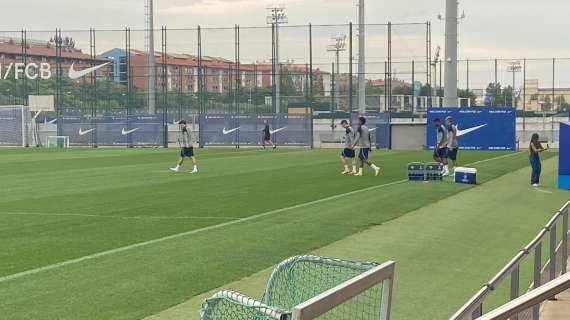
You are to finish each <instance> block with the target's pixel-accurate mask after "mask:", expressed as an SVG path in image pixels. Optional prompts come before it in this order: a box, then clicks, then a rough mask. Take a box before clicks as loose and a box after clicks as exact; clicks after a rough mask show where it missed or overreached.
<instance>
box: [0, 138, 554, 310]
mask: <svg viewBox="0 0 570 320" xmlns="http://www.w3.org/2000/svg"><path fill="white" fill-rule="evenodd" d="M197 155H198V160H199V168H200V173H199V174H198V175H190V174H189V173H187V171H188V170H189V166H186V168H185V170H186V172H183V173H178V174H174V173H172V172H170V171H169V170H168V168H169V167H170V166H172V165H173V164H174V161H175V158H176V156H177V152H176V150H174V149H168V150H164V149H128V150H127V149H100V150H97V149H93V150H91V149H72V150H65V151H52V150H32V149H0V179H1V180H0V195H1V196H0V314H1V315H2V316H1V317H0V318H2V319H74V320H77V319H141V318H144V317H146V316H150V315H153V314H156V313H159V312H160V311H162V310H164V309H167V308H169V307H171V306H174V305H177V304H180V303H183V302H184V301H187V300H188V299H190V298H192V297H194V296H196V295H198V294H201V293H204V292H207V291H209V290H211V289H214V288H217V287H219V286H223V285H224V284H227V283H230V282H232V281H236V280H239V279H241V278H243V277H245V276H248V275H251V274H253V273H255V272H257V271H260V270H263V269H266V268H269V267H271V266H272V265H274V264H276V263H278V262H279V261H280V260H282V259H284V258H286V257H288V256H291V255H296V254H304V253H307V252H311V251H314V250H317V249H319V248H322V247H325V246H327V245H329V244H331V243H333V242H335V241H339V240H342V239H344V238H346V237H348V236H351V235H354V234H356V233H358V232H360V231H363V230H367V229H369V228H370V227H373V226H377V225H382V224H384V223H386V222H388V221H391V220H393V219H396V218H399V217H402V216H404V215H405V214H406V213H409V212H412V211H414V210H418V209H420V208H423V207H425V206H427V205H429V204H433V203H435V202H437V201H440V200H444V199H447V198H450V197H454V196H456V195H457V194H458V193H460V192H462V191H468V190H471V189H474V188H484V187H485V184H483V185H482V186H479V187H472V186H466V185H455V184H452V183H449V182H444V183H429V184H424V183H408V182H403V181H402V179H404V178H405V165H406V163H408V162H412V161H429V160H430V157H431V153H430V152H428V151H424V152H403V151H390V152H386V151H378V152H374V153H372V159H373V160H374V161H375V162H377V164H379V165H380V166H381V167H382V169H383V170H382V174H381V176H380V177H376V178H375V177H373V176H372V173H371V171H365V176H364V177H361V178H357V177H347V176H341V175H340V174H339V172H340V169H341V168H340V165H339V163H338V151H337V150H278V151H266V152H261V151H257V150H198V152H197ZM553 156H555V154H554V153H549V154H545V155H544V158H545V159H546V158H549V157H553ZM460 160H461V162H462V163H464V164H467V163H477V164H476V165H475V167H478V168H479V169H480V175H479V180H480V182H483V183H485V182H489V181H492V180H494V179H496V178H498V177H500V176H503V175H505V174H508V173H510V172H513V171H515V170H517V169H520V168H523V167H525V166H528V159H527V157H526V155H525V154H524V153H519V154H509V153H501V152H462V153H461V159H460ZM521 183H526V181H523V182H521ZM364 195H365V196H364ZM464 227H465V228H468V227H469V226H464ZM536 228H537V230H538V226H536ZM403 250H405V247H404V248H403ZM428 278H429V277H428V276H427V275H426V279H428ZM459 285H460V284H458V286H459Z"/></svg>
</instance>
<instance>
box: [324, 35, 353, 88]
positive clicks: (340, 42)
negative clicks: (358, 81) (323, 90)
mask: <svg viewBox="0 0 570 320" xmlns="http://www.w3.org/2000/svg"><path fill="white" fill-rule="evenodd" d="M331 39H332V40H333V44H331V45H329V46H328V48H327V51H328V52H334V53H335V57H336V73H335V72H333V74H332V76H333V80H334V81H333V83H334V84H335V86H334V88H331V89H333V90H335V92H336V95H337V97H338V96H339V91H340V90H339V88H340V86H339V81H340V53H341V52H342V51H346V35H338V36H336V37H332V38H331ZM335 74H336V76H335ZM350 81H352V79H350Z"/></svg>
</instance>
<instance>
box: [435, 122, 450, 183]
mask: <svg viewBox="0 0 570 320" xmlns="http://www.w3.org/2000/svg"><path fill="white" fill-rule="evenodd" d="M433 125H434V126H435V131H436V140H435V141H436V142H435V146H434V149H433V160H435V161H437V162H439V163H441V164H442V165H443V172H442V173H443V175H444V176H447V175H449V166H448V165H447V129H446V128H444V126H443V124H442V123H441V119H439V118H436V119H434V120H433Z"/></svg>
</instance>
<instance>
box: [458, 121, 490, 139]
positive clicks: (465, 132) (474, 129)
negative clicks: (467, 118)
mask: <svg viewBox="0 0 570 320" xmlns="http://www.w3.org/2000/svg"><path fill="white" fill-rule="evenodd" d="M486 126H487V124H483V125H480V126H477V127H473V128H469V129H464V130H459V128H457V136H458V137H461V136H464V135H466V134H469V133H471V132H473V131H477V130H479V129H481V128H483V127H486Z"/></svg>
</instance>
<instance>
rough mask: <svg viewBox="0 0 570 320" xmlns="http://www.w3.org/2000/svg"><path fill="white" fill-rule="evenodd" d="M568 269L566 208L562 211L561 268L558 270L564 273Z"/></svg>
mask: <svg viewBox="0 0 570 320" xmlns="http://www.w3.org/2000/svg"><path fill="white" fill-rule="evenodd" d="M567 269H568V208H566V209H564V211H563V212H562V268H561V270H560V272H561V273H562V274H565V273H566V271H567Z"/></svg>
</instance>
